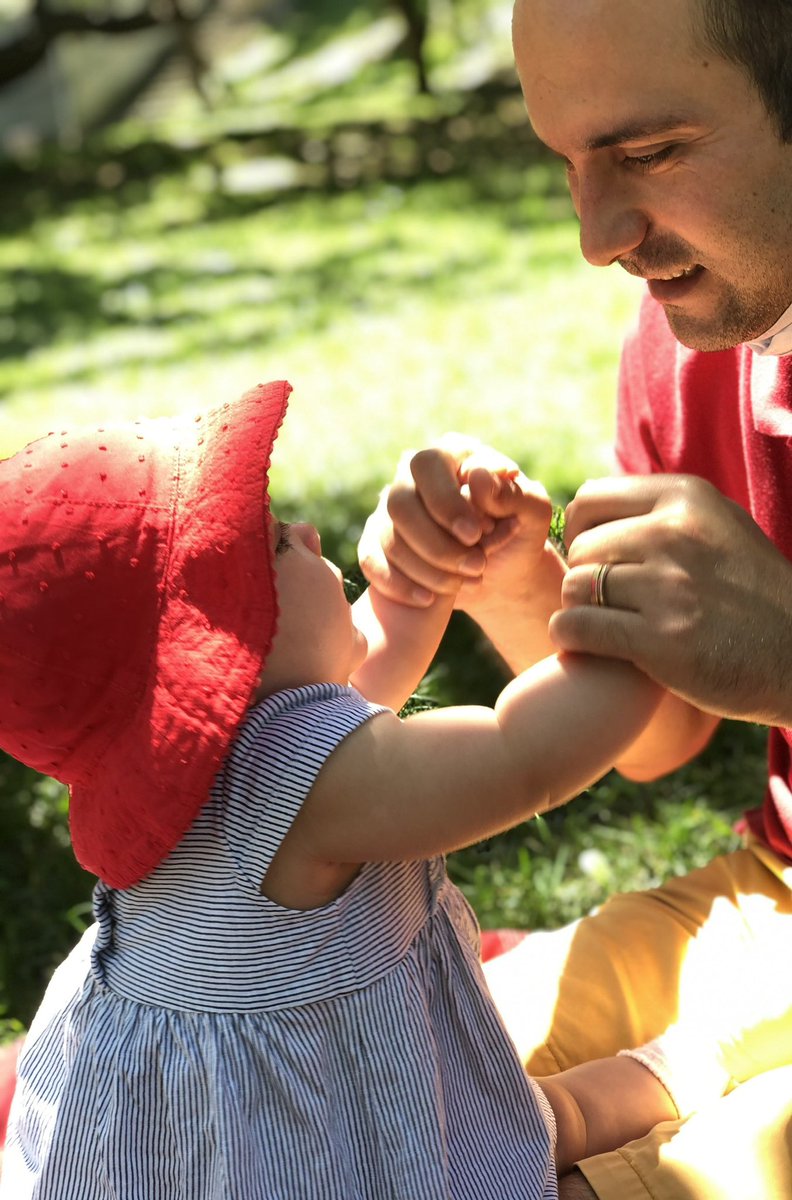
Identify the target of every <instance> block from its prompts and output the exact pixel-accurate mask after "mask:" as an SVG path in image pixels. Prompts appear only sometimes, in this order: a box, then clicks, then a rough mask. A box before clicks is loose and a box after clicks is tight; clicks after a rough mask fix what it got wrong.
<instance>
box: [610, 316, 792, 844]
mask: <svg viewBox="0 0 792 1200" xmlns="http://www.w3.org/2000/svg"><path fill="white" fill-rule="evenodd" d="M616 454H617V459H618V463H619V466H620V467H621V469H622V470H623V471H625V472H628V473H629V474H641V475H646V474H651V473H654V472H659V471H664V472H672V473H676V472H681V473H683V474H687V475H699V476H701V477H702V478H704V479H708V480H709V481H710V482H711V483H713V484H714V485H715V486H716V487H717V488H718V489H719V490H720V491H721V492H723V494H724V495H726V496H729V497H730V498H731V499H732V500H734V501H736V502H737V503H738V504H740V505H742V507H743V508H745V509H747V511H748V512H749V513H750V514H751V516H752V517H753V518H754V520H755V521H756V523H757V525H759V527H760V528H761V529H762V530H763V532H764V533H765V534H766V535H767V536H768V537H769V538H770V539H771V540H772V541H773V542H774V544H775V545H776V546H777V547H778V549H779V550H780V551H781V553H782V554H783V555H785V557H786V558H788V559H790V560H792V503H790V502H791V501H792V356H788V357H785V358H777V357H765V358H761V357H759V356H757V355H755V354H754V353H753V351H752V350H749V349H748V348H747V347H746V346H738V347H736V348H735V349H733V350H723V351H719V352H717V353H707V354H705V353H702V352H700V351H696V350H688V349H687V348H686V347H685V346H682V345H680V343H679V342H678V341H677V340H676V338H675V337H674V336H673V334H672V333H671V331H670V329H669V327H668V323H667V321H666V319H665V316H664V314H663V310H662V308H661V306H660V305H659V304H656V303H655V302H654V301H653V300H651V299H650V298H649V297H648V296H647V298H646V299H645V301H644V303H643V306H642V308H641V315H640V319H639V323H638V327H637V329H636V330H635V331H634V332H633V333H632V334H631V336H630V337H629V338H628V340H627V343H626V346H625V349H624V355H623V358H622V365H621V375H620V379H619V409H618V423H617V435H616ZM790 605H791V606H792V596H790ZM790 686H791V687H792V681H790ZM746 817H747V821H748V825H749V828H750V829H751V830H752V831H753V832H754V833H755V834H757V836H758V837H760V838H761V839H762V840H763V841H764V842H766V844H767V845H769V846H770V847H771V848H772V849H773V850H775V852H776V853H777V854H780V855H781V856H782V857H783V858H785V859H788V860H790V861H792V730H790V729H773V730H771V732H770V740H769V779H768V786H767V791H766V793H765V798H764V804H763V805H762V807H761V808H758V809H754V810H752V811H751V812H749V813H747V814H746Z"/></svg>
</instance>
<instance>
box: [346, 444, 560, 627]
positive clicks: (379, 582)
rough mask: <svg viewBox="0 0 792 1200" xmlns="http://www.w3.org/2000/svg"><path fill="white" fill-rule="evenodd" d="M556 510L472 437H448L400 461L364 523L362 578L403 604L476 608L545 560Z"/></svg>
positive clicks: (508, 462) (518, 582) (519, 585)
mask: <svg viewBox="0 0 792 1200" xmlns="http://www.w3.org/2000/svg"><path fill="white" fill-rule="evenodd" d="M550 516H551V505H550V501H549V499H548V497H547V494H546V492H545V490H544V488H543V487H542V486H541V485H540V484H537V483H533V482H531V481H530V480H528V479H527V478H526V477H525V475H523V474H522V472H521V471H520V470H519V468H518V467H517V465H516V463H514V462H512V460H511V459H508V458H506V457H505V456H504V455H502V454H499V453H498V452H497V451H495V450H492V449H491V448H489V447H485V446H482V445H481V444H480V443H478V442H475V441H473V440H472V439H470V438H464V437H461V436H460V435H458V434H450V435H447V436H446V437H445V438H443V439H442V441H441V442H440V443H439V444H438V445H437V446H434V447H431V448H429V449H426V450H422V451H420V452H418V453H417V454H406V455H404V456H403V458H402V460H401V462H400V463H399V466H398V468H397V473H396V477H395V479H394V481H393V483H392V484H391V486H390V487H389V488H387V489H386V490H385V491H384V492H383V494H382V496H381V498H380V503H379V505H378V507H377V510H376V511H375V512H374V513H373V514H372V516H371V517H370V518H369V520H368V522H367V523H366V527H365V529H364V531H363V537H362V538H361V542H360V547H359V554H360V563H361V567H362V569H363V573H364V574H365V576H366V578H367V579H368V580H369V581H370V583H371V584H372V585H373V586H374V587H376V588H377V589H378V590H379V591H381V592H382V593H384V594H385V595H387V596H389V597H390V598H391V599H392V600H396V601H398V602H400V603H403V604H409V605H416V606H423V605H427V604H431V602H432V599H433V597H434V596H435V595H436V594H452V595H456V596H457V605H458V606H459V607H462V608H465V609H468V610H470V609H471V608H473V607H477V606H479V605H480V604H482V602H484V603H486V598H487V596H488V595H489V594H490V593H491V592H493V591H495V590H498V591H499V592H501V593H504V592H505V593H507V594H509V593H511V592H512V591H514V592H516V591H517V590H518V589H522V588H524V586H525V580H526V578H527V577H528V576H529V575H530V573H531V571H532V570H533V567H534V565H535V564H536V562H537V560H538V559H539V557H540V556H541V553H542V549H543V547H544V539H545V537H546V534H547V529H548V526H549V523H550Z"/></svg>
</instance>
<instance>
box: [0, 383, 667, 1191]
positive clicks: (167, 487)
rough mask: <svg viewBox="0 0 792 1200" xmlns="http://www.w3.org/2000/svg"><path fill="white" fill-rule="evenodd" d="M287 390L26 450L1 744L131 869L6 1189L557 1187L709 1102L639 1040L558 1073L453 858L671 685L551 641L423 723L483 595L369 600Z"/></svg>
mask: <svg viewBox="0 0 792 1200" xmlns="http://www.w3.org/2000/svg"><path fill="white" fill-rule="evenodd" d="M289 390H290V389H289V387H288V385H286V384H284V383H277V384H270V385H267V386H262V387H259V388H256V389H254V390H253V391H252V392H250V393H248V394H247V395H246V396H245V397H243V398H242V399H241V400H240V401H239V402H238V403H237V404H235V405H225V406H224V407H223V408H221V409H218V410H215V411H211V412H207V413H203V414H199V415H198V416H196V417H195V418H192V417H190V418H182V419H180V420H177V421H154V422H143V423H140V424H135V425H124V426H115V427H108V428H107V429H100V430H98V431H95V430H92V431H83V432H80V433H76V434H74V435H70V434H68V433H62V434H60V435H58V434H55V435H51V436H50V437H49V438H46V439H43V440H42V441H41V442H37V443H33V444H32V445H31V446H29V447H27V448H26V449H25V450H23V451H21V452H20V453H19V454H17V455H15V456H14V457H13V458H11V459H9V460H6V461H5V462H3V463H0V507H1V508H2V523H1V524H0V530H1V531H2V532H0V744H2V746H3V747H4V748H5V749H7V750H8V751H9V752H10V753H12V754H14V755H16V756H17V757H19V758H20V759H21V760H23V761H25V762H28V763H29V764H31V765H32V766H35V767H36V768H38V769H39V770H42V771H45V772H47V773H49V774H52V775H55V776H57V777H58V778H60V779H62V780H64V781H65V782H67V783H68V784H69V786H70V791H71V808H70V817H71V825H72V835H73V843H74V848H75V852H76V853H77V855H78V857H79V859H80V861H81V862H82V863H83V865H84V866H85V867H86V868H88V869H90V870H92V871H93V872H95V873H96V874H97V875H98V877H99V878H98V882H97V885H96V889H95V894H94V912H95V916H96V923H95V925H94V926H93V927H92V928H91V929H90V930H89V931H88V932H87V933H86V935H85V936H84V938H83V940H82V942H81V943H80V945H79V946H78V947H77V948H76V949H75V951H74V952H73V953H72V955H71V956H70V957H69V959H67V961H66V962H65V963H64V964H63V965H62V966H61V967H60V968H59V970H58V971H57V972H56V974H55V976H54V977H53V980H52V983H51V985H50V987H49V989H48V992H47V995H46V997H45V999H44V1001H43V1004H42V1007H41V1009H40V1011H39V1013H38V1015H37V1017H36V1019H35V1021H34V1023H33V1026H32V1028H31V1030H30V1033H29V1035H28V1038H27V1041H26V1045H25V1049H24V1051H23V1054H22V1057H21V1061H20V1067H19V1081H18V1086H17V1091H16V1096H15V1101H14V1106H13V1110H12V1115H11V1122H10V1132H9V1139H8V1149H7V1153H6V1164H5V1171H4V1175H3V1182H2V1185H0V1195H1V1196H2V1198H3V1200H31V1198H33V1197H36V1198H38V1200H74V1197H77V1196H79V1197H80V1200H110V1198H111V1197H112V1198H114V1200H138V1198H140V1200H179V1198H183V1200H221V1198H222V1200H229V1198H230V1197H239V1198H240V1200H252V1198H253V1197H255V1198H256V1200H276V1198H277V1200H349V1198H350V1197H352V1196H355V1197H360V1198H361V1200H363V1198H369V1200H384V1198H385V1197H394V1198H395V1197H402V1198H404V1200H407V1198H409V1200H416V1198H418V1197H420V1200H441V1198H443V1200H448V1198H449V1197H450V1198H453V1200H512V1198H514V1200H516V1198H517V1197H520V1198H521V1200H530V1198H532V1197H537V1198H538V1197H553V1196H555V1195H556V1194H557V1175H558V1173H559V1172H563V1171H566V1170H568V1169H569V1168H570V1167H571V1165H572V1164H573V1163H574V1162H575V1161H576V1160H577V1159H578V1158H580V1157H583V1156H586V1155H590V1154H594V1153H597V1152H598V1151H599V1150H604V1149H607V1148H611V1147H614V1146H618V1145H621V1144H622V1143H623V1142H625V1141H627V1140H629V1139H630V1138H633V1137H636V1136H639V1135H640V1134H642V1133H644V1132H645V1131H647V1130H648V1129H649V1128H650V1127H651V1126H652V1125H654V1124H655V1123H656V1122H657V1121H659V1120H662V1119H667V1118H674V1117H676V1115H677V1109H676V1107H675V1104H674V1102H673V1100H672V1099H671V1096H670V1093H669V1091H668V1090H667V1089H666V1087H665V1086H664V1085H663V1083H662V1082H661V1081H660V1080H661V1078H662V1076H663V1071H662V1066H661V1067H659V1068H658V1067H657V1066H656V1063H655V1062H654V1060H653V1059H652V1058H651V1056H647V1055H646V1054H643V1053H641V1052H639V1053H638V1055H637V1056H635V1055H630V1054H628V1055H621V1056H618V1057H616V1058H612V1059H605V1060H601V1061H599V1062H594V1063H589V1064H586V1065H585V1066H582V1067H577V1068H574V1069H572V1070H570V1071H567V1072H563V1073H562V1074H560V1075H558V1076H556V1077H554V1078H553V1079H548V1080H544V1081H542V1085H541V1087H540V1086H538V1085H537V1083H536V1082H535V1081H532V1080H530V1079H529V1078H528V1077H527V1076H526V1075H525V1073H524V1071H523V1069H522V1067H521V1064H520V1062H519V1059H518V1057H517V1054H516V1051H515V1049H514V1047H513V1045H512V1043H511V1042H510V1041H509V1038H508V1037H507V1035H506V1033H505V1031H504V1028H503V1025H502V1023H501V1021H500V1019H499V1017H498V1014H497V1012H496V1011H495V1009H494V1006H493V1004H492V1001H491V999H490V997H489V994H488V992H487V989H486V985H485V983H484V980H483V976H482V972H481V968H480V964H479V960H478V928H477V925H476V922H475V918H474V916H473V914H472V913H471V911H470V909H469V907H468V905H467V904H466V902H465V900H464V899H463V897H462V895H461V893H460V892H459V891H458V890H457V889H456V888H454V887H453V886H452V885H451V883H450V882H449V880H448V878H447V876H446V873H445V867H444V860H443V857H442V856H443V855H444V854H445V853H446V852H447V851H450V850H454V849H456V848H458V847H461V846H465V845H468V844H470V843H471V842H474V841H476V840H478V839H480V838H484V837H489V836H491V835H492V834H495V833H497V832H498V831H500V830H503V829H506V828H508V827H510V826H513V825H515V824H517V823H518V822H520V821H523V820H525V819H526V818H527V817H529V816H531V815H532V814H534V813H537V812H541V811H544V810H546V809H548V808H551V807H553V806H555V805H558V804H561V803H563V802H564V801H566V800H568V799H569V798H570V797H572V796H574V795H575V794H576V793H578V792H579V791H580V790H581V789H583V788H584V787H586V786H587V785H588V784H590V783H591V782H592V781H593V780H595V779H596V778H597V777H599V776H600V775H601V774H603V772H605V771H606V770H607V769H608V768H609V766H610V765H611V764H612V762H613V761H614V759H616V758H617V757H618V756H619V755H620V754H621V753H622V752H623V751H624V750H625V749H626V748H627V747H628V746H629V745H630V743H631V742H632V740H633V739H634V738H635V737H636V736H637V735H638V734H639V733H640V731H641V730H642V728H643V727H644V725H645V724H646V722H647V721H648V719H649V718H650V716H651V714H652V712H653V711H654V709H655V706H656V705H657V703H658V700H659V696H660V693H659V691H658V689H657V688H656V687H655V686H654V685H653V684H651V683H650V682H649V681H648V680H647V679H646V678H644V677H643V676H642V675H640V674H639V673H638V672H637V671H635V670H634V669H633V668H632V667H630V666H627V665H625V664H623V663H616V662H610V661H604V660H588V659H583V658H580V659H578V658H574V657H551V658H548V659H545V660H544V661H543V662H541V663H539V664H538V665H537V666H535V667H533V668H532V669H531V670H530V671H528V672H526V673H525V674H524V675H522V676H519V677H518V678H517V679H515V680H514V681H513V682H512V683H510V684H509V686H508V687H507V688H506V689H505V690H504V691H503V693H502V694H501V696H500V697H499V699H498V701H497V703H496V705H495V707H494V709H488V708H478V707H461V708H453V709H446V710H443V711H435V712H430V713H420V714H417V715H415V716H413V717H410V718H408V719H406V720H400V719H399V718H398V717H397V716H396V715H395V711H394V710H395V709H398V708H399V707H400V705H401V704H402V702H403V700H404V699H405V698H406V696H407V695H409V693H410V692H411V691H412V690H413V689H414V687H415V685H416V684H417V682H418V680H419V679H420V677H421V675H422V674H423V672H424V670H425V668H426V666H427V664H428V662H429V661H430V659H431V657H432V655H433V654H434V651H435V649H436V646H437V643H438V641H439V638H440V636H441V635H442V632H443V629H444V627H445V624H446V621H447V619H448V615H449V611H450V607H451V603H452V601H451V600H439V601H438V602H437V603H436V604H435V605H433V606H432V607H431V608H430V609H425V610H416V609H408V608H406V607H402V606H400V605H398V604H394V603H392V602H390V601H389V600H387V599H386V598H385V597H384V596H382V595H381V594H379V593H377V592H375V591H373V590H372V589H369V591H368V592H366V593H364V595H363V596H362V597H361V598H360V599H359V600H358V601H357V602H356V604H355V606H354V607H353V608H350V606H349V605H348V604H347V601H346V599H345V597H344V592H343V587H342V582H341V578H340V575H339V572H338V570H337V569H336V568H335V567H334V566H332V564H330V563H329V562H327V561H326V560H325V559H323V558H322V557H321V551H320V545H319V537H318V534H317V532H316V530H315V529H314V528H313V527H312V526H309V525H303V524H292V525H286V524H284V523H283V522H281V521H279V520H278V519H277V518H276V517H275V516H274V515H273V514H272V513H271V511H270V501H269V485H268V468H269V462H270V457H271V453H272V448H273V443H274V441H275V438H276V435H277V431H278V428H279V426H280V423H281V421H282V419H283V416H284V414H285V411H286V403H287V397H288V394H289ZM493 486H498V487H502V488H506V489H508V488H514V489H519V488H520V486H521V483H520V481H519V480H516V479H513V478H510V477H509V476H508V474H506V475H503V476H501V477H500V478H496V479H494V480H493ZM523 507H524V509H525V511H526V513H527V516H526V518H525V519H526V521H527V524H528V526H529V527H530V526H531V525H533V526H534V527H535V533H536V539H537V545H541V544H542V543H543V541H544V538H545V535H546V532H547V525H548V522H549V516H550V508H549V503H548V501H547V499H546V497H544V496H543V495H540V494H538V493H537V494H534V493H530V492H529V493H528V495H527V499H524V503H523ZM562 725H563V727H564V728H565V729H566V731H567V745H568V747H569V750H568V753H566V754H565V755H558V754H555V753H554V754H552V755H551V754H548V753H547V746H548V745H549V744H550V743H551V742H552V741H553V739H554V733H555V731H556V730H557V729H558V728H559V727H561V726H562ZM647 1065H648V1066H649V1068H650V1069H647Z"/></svg>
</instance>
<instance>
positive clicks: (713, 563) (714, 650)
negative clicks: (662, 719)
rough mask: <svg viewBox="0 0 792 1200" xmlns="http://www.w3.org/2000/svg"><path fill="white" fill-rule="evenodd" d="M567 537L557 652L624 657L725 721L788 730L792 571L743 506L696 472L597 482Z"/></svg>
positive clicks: (578, 506) (577, 506) (577, 508)
mask: <svg viewBox="0 0 792 1200" xmlns="http://www.w3.org/2000/svg"><path fill="white" fill-rule="evenodd" d="M566 535H567V544H568V546H569V559H568V562H569V567H570V570H569V571H568V573H567V575H566V577H565V579H564V583H563V590H562V604H563V611H561V612H558V613H556V614H555V615H554V616H553V618H552V621H551V626H550V633H551V637H552V639H553V642H554V643H555V644H556V645H557V646H558V647H559V648H560V649H563V650H568V651H585V652H590V653H593V654H601V655H607V656H611V657H615V658H624V659H629V660H631V661H632V662H634V663H635V664H636V665H637V666H638V667H640V668H641V669H642V670H644V671H645V672H646V673H647V674H648V675H651V676H652V678H653V679H655V680H656V681H657V682H658V683H661V684H663V685H664V686H665V687H667V688H669V689H670V690H671V691H673V692H676V693H677V694H678V695H680V696H682V697H683V698H685V699H687V700H688V701H689V702H690V703H692V704H694V705H696V706H697V707H699V708H702V709H705V710H707V711H709V712H711V713H716V714H718V715H720V716H731V717H740V718H743V719H746V720H754V721H760V722H764V723H767V724H779V725H785V726H789V725H792V687H790V683H789V680H790V678H792V564H790V563H789V562H788V561H787V560H786V559H785V558H784V557H783V556H782V555H781V554H780V553H779V551H778V550H777V549H776V548H775V546H774V545H773V544H772V542H770V541H769V539H768V538H767V537H765V535H764V534H763V533H762V531H761V530H760V529H759V527H758V526H757V525H756V524H755V522H754V521H753V520H752V519H751V517H750V516H748V514H747V513H746V512H745V511H744V510H743V509H741V508H740V507H739V506H738V505H736V504H734V503H733V502H732V501H730V500H728V499H726V498H725V497H724V496H723V495H722V494H721V493H720V492H719V491H718V490H717V489H716V488H714V487H713V486H712V485H711V484H709V483H706V482H705V481H704V480H702V479H698V478H696V477H694V476H679V475H678V476H671V475H655V476H645V477H643V476H636V477H633V478H623V479H602V480H596V481H593V482H590V483H587V484H584V486H583V487H582V488H581V489H580V491H579V492H578V494H577V496H576V497H575V499H574V500H573V501H572V503H571V504H570V506H569V508H568V509H567V520H566ZM599 563H609V564H612V565H611V567H610V569H609V571H608V574H607V578H606V582H605V597H604V599H605V605H604V606H602V607H599V606H596V605H594V604H592V580H593V576H594V572H595V570H596V565H597V564H599Z"/></svg>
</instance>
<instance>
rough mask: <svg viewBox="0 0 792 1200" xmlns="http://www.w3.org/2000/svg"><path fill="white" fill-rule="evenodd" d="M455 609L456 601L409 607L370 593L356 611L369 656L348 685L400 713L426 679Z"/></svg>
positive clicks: (445, 598)
mask: <svg viewBox="0 0 792 1200" xmlns="http://www.w3.org/2000/svg"><path fill="white" fill-rule="evenodd" d="M453 607H454V597H453V596H437V597H436V598H435V602H434V604H432V605H431V606H430V607H429V608H408V607H407V606H406V605H404V604H397V603H396V601H394V600H389V599H388V598H387V596H384V595H383V594H382V593H381V592H378V591H377V590H376V588H373V587H370V588H368V589H367V590H366V591H365V592H364V593H363V595H362V596H361V597H360V598H359V599H358V600H356V601H355V603H354V605H353V606H352V619H353V620H354V622H355V625H356V626H357V628H358V629H359V630H360V631H361V633H363V634H365V637H366V641H367V642H368V653H367V655H366V661H365V662H364V663H363V664H362V666H360V667H359V668H358V669H357V671H355V673H354V675H353V676H352V678H351V679H350V681H349V682H350V683H351V684H352V685H353V687H356V688H357V690H358V691H359V692H361V693H362V695H364V696H365V697H366V699H367V700H371V701H373V702H374V703H376V704H385V705H387V707H388V708H393V709H396V710H398V709H400V708H401V707H402V705H403V704H404V702H405V700H407V698H408V697H409V696H411V695H412V693H413V692H414V691H415V689H416V687H417V686H418V684H419V683H420V681H421V680H422V679H423V677H424V675H425V674H426V671H427V669H428V668H429V665H430V663H431V661H432V659H433V658H434V655H435V652H436V650H437V647H438V646H439V644H440V639H441V638H442V636H443V634H444V633H445V630H446V626H447V625H448V619H449V617H450V616H451V612H452V610H453Z"/></svg>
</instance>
